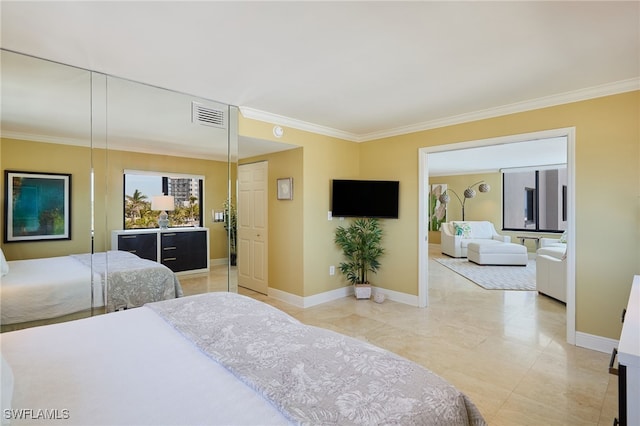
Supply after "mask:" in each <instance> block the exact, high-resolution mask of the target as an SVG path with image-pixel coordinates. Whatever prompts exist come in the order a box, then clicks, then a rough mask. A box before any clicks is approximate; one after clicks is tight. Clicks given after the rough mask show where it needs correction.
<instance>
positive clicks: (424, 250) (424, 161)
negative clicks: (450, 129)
mask: <svg viewBox="0 0 640 426" xmlns="http://www.w3.org/2000/svg"><path fill="white" fill-rule="evenodd" d="M575 135H576V130H575V127H567V128H561V129H552V130H544V131H540V132H533V133H523V134H518V135H510V136H502V137H497V138H490V139H481V140H473V141H466V142H459V143H453V144H447V145H438V146H431V147H424V148H420V149H419V150H418V153H419V154H418V170H419V171H418V200H419V207H418V209H419V216H418V238H419V241H418V259H420V260H419V264H418V306H420V307H426V306H428V305H429V297H428V293H429V255H428V253H429V233H428V231H427V226H428V221H429V218H428V214H429V212H428V206H427V197H426V194H427V188H429V154H431V153H435V152H443V151H452V150H459V149H466V148H475V147H482V146H490V145H502V144H509V143H517V142H526V141H530V140H535V139H547V138H556V137H566V138H567V183H568V195H569V197H568V200H567V214H568V221H567V231H568V232H567V234H568V239H567V330H566V331H567V342H568V343H570V344H572V345H575V344H576V291H575V290H576V280H575V276H576V274H575V272H576V271H575V269H576V262H575V259H576V256H575V253H576V251H575V235H576V233H575V223H576V218H575V211H576V209H575V200H576V198H575V187H576V185H575V173H576V171H575V144H576V137H575Z"/></svg>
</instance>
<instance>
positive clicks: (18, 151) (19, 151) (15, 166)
mask: <svg viewBox="0 0 640 426" xmlns="http://www.w3.org/2000/svg"><path fill="white" fill-rule="evenodd" d="M59 146H63V147H64V149H58V147H59ZM0 167H1V169H2V191H3V193H4V188H5V186H4V185H5V183H4V179H5V171H6V170H13V171H21V172H43V173H70V174H71V175H72V176H71V239H70V240H57V241H30V242H11V243H3V244H2V250H3V252H4V254H5V256H6V257H7V260H18V259H32V258H37V257H53V256H63V255H66V254H72V253H88V252H90V251H91V232H90V229H91V217H90V215H89V214H88V212H90V209H91V200H90V197H89V194H90V182H91V181H90V176H91V150H90V149H89V148H85V147H80V146H69V145H55V144H49V143H39V142H29V141H23V140H15V139H1V140H0ZM2 203H3V205H2V209H0V215H1V219H0V222H2V224H3V225H2V227H1V228H2V230H1V231H0V232H1V233H2V241H4V223H5V222H4V221H5V217H4V212H5V205H4V203H5V197H4V196H3V197H2Z"/></svg>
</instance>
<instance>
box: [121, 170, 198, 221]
mask: <svg viewBox="0 0 640 426" xmlns="http://www.w3.org/2000/svg"><path fill="white" fill-rule="evenodd" d="M202 186H203V178H202V176H193V175H179V174H172V175H170V176H168V175H164V174H161V173H157V172H143V171H131V170H125V173H124V218H123V222H124V224H123V227H124V229H140V228H157V227H158V216H159V215H160V213H161V212H159V211H154V210H151V200H152V198H153V197H155V196H157V195H172V196H173V197H174V203H175V208H174V210H173V211H168V212H167V213H168V214H169V226H170V227H186V226H202V223H203V221H202V208H201V207H202V206H203V200H202V194H203V187H202Z"/></svg>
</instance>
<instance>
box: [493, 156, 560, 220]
mask: <svg viewBox="0 0 640 426" xmlns="http://www.w3.org/2000/svg"><path fill="white" fill-rule="evenodd" d="M502 183H503V185H502V201H503V203H502V205H503V215H502V220H503V223H502V228H503V229H504V230H512V231H540V232H562V231H564V230H565V229H566V228H567V169H566V168H554V169H545V170H527V171H510V172H504V173H503V175H502Z"/></svg>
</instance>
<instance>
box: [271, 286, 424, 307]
mask: <svg viewBox="0 0 640 426" xmlns="http://www.w3.org/2000/svg"><path fill="white" fill-rule="evenodd" d="M267 293H268V295H269V297H273V298H274V299H278V300H281V301H283V302H286V303H288V304H290V305H293V306H296V307H298V308H310V307H312V306H316V305H320V304H322V303H327V302H331V301H334V300H337V299H342V298H344V297H348V296H353V287H352V286H347V287H341V288H337V289H335V290H331V291H326V292H324V293H319V294H314V295H313V296H307V297H302V296H298V295H295V294H291V293H287V292H286V291H282V290H278V289H275V288H269V289H268V290H267ZM371 293H372V294H373V295H375V294H376V293H383V294H384V295H385V297H386V298H387V299H389V300H393V301H394V302H399V303H404V304H407V305H411V306H418V296H414V295H411V294H406V293H400V292H398V291H393V290H387V289H384V288H378V287H373V288H372V289H371Z"/></svg>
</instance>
